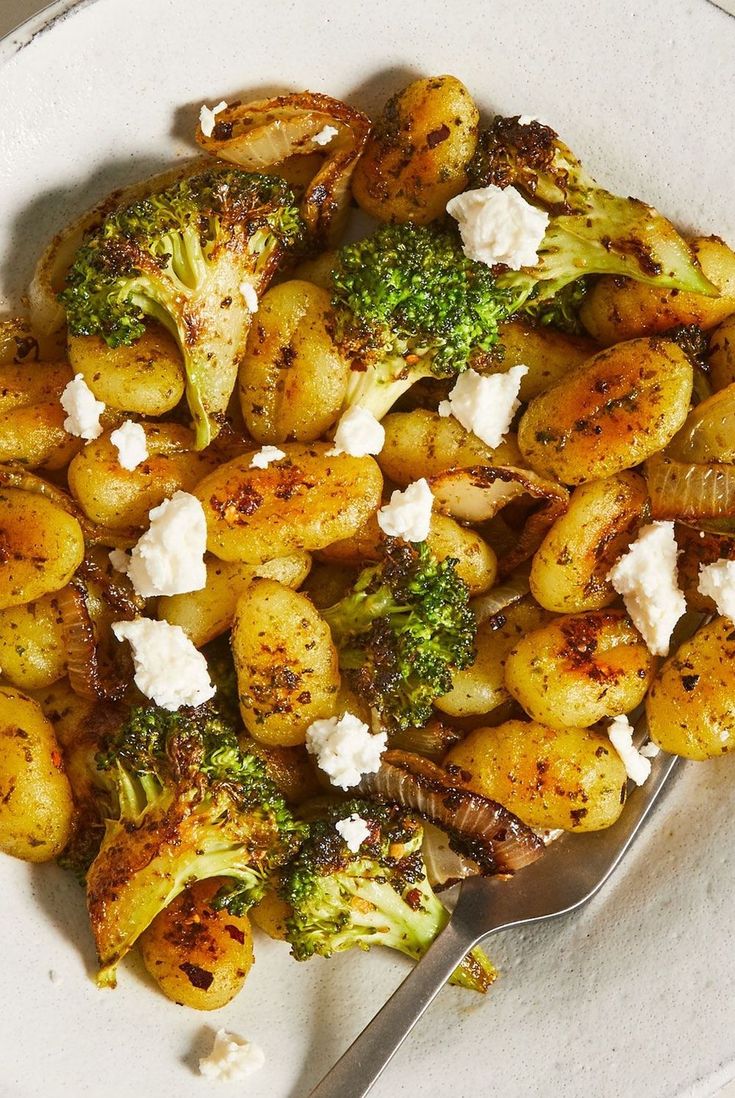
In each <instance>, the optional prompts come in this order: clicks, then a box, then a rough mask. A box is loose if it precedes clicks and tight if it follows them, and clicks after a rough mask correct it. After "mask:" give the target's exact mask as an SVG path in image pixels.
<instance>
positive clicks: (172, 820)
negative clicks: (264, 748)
mask: <svg viewBox="0 0 735 1098" xmlns="http://www.w3.org/2000/svg"><path fill="white" fill-rule="evenodd" d="M97 765H98V768H99V769H100V770H101V771H102V772H103V773H105V774H106V775H107V776H108V777H109V778H110V779H111V781H112V782H113V783H114V786H115V790H116V795H117V811H116V813H115V819H113V820H110V821H108V823H107V830H106V833H105V837H104V840H103V842H102V846H101V848H100V851H99V854H98V855H97V857H96V858H95V860H94V862H93V863H92V865H91V866H90V869H89V872H88V874H87V904H88V908H89V913H90V919H91V922H92V928H93V931H94V935H95V940H96V944H97V951H98V954H99V958H100V965H101V968H100V974H99V983H100V984H101V985H107V986H114V984H115V973H116V968H117V965H118V962H119V961H120V959H121V958H122V957H123V956H124V955H125V954H126V953H127V952H128V950H129V949H130V948H131V946H132V945H133V943H134V942H135V940H136V939H137V938H138V936H139V935H140V934H141V933H142V932H143V931H144V930H145V928H146V927H147V926H149V925H150V923H151V922H152V921H153V919H154V918H155V917H156V915H157V914H158V913H159V912H160V911H162V910H163V908H165V907H166V906H167V905H168V904H170V903H171V901H172V900H173V899H175V897H176V896H177V895H178V894H179V893H180V892H181V891H182V890H183V889H184V888H185V887H186V886H187V885H189V884H191V883H192V882H193V881H197V880H205V879H206V878H208V877H229V878H231V879H232V880H233V881H234V882H235V883H236V886H237V887H236V888H235V889H233V890H232V892H231V893H229V894H227V895H223V896H222V898H221V903H222V905H223V906H225V907H228V909H231V910H233V912H237V913H242V912H244V911H245V910H247V908H248V907H249V906H250V905H251V904H253V903H256V902H257V901H258V900H259V899H260V898H261V897H262V895H263V893H264V892H265V890H266V888H267V886H268V883H269V881H270V878H271V875H272V873H273V871H274V869H275V868H277V867H279V866H281V865H282V864H283V863H284V862H286V861H287V860H288V859H289V858H290V857H291V856H292V855H293V853H294V851H295V850H296V849H297V848H298V845H299V842H300V840H301V838H302V836H303V825H301V824H298V823H297V822H296V821H295V820H294V819H293V817H292V816H291V814H290V812H289V810H288V809H287V807H286V804H285V802H284V800H283V798H282V797H281V796H280V794H279V793H278V792H277V790H276V787H275V786H274V785H273V783H272V782H271V781H270V779H269V778H268V777H267V776H266V773H265V769H264V767H263V764H262V763H261V761H260V760H259V759H256V758H255V756H253V755H248V754H245V753H243V752H242V751H241V750H240V748H239V746H238V742H237V738H236V736H235V734H234V732H233V730H232V728H231V726H230V725H229V724H227V723H226V722H225V721H224V720H223V718H222V717H221V716H220V714H219V713H218V712H217V711H216V710H214V709H212V708H211V707H209V706H200V707H199V708H198V709H182V710H178V711H177V712H175V713H171V712H168V711H166V710H162V709H158V708H157V707H155V706H151V707H148V708H137V709H133V710H131V712H130V714H129V716H128V718H127V720H126V721H125V723H124V724H123V726H122V728H121V729H120V731H119V732H118V733H117V734H116V735H115V736H114V737H113V738H112V742H111V743H110V744H109V745H106V748H105V749H104V750H103V751H102V752H100V754H99V756H98V759H97Z"/></svg>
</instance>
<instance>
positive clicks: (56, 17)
mask: <svg viewBox="0 0 735 1098" xmlns="http://www.w3.org/2000/svg"><path fill="white" fill-rule="evenodd" d="M96 3H97V0H50V2H49V3H47V4H45V5H44V7H42V8H41V10H40V11H37V12H36V13H35V14H34V15H30V16H29V17H28V18H27V19H23V20H21V22H20V23H18V24H17V26H15V27H13V28H12V29H11V30H9V31H8V32H7V34H4V35H3V36H2V37H0V68H4V66H5V65H7V64H8V63H9V62H10V61H12V60H13V58H14V57H16V56H17V54H19V53H21V52H22V51H23V50H24V49H26V47H27V46H30V45H31V43H32V42H34V41H35V40H36V39H37V38H39V37H40V36H41V35H43V34H45V33H46V32H47V31H50V30H51V29H52V28H53V27H55V26H57V25H58V24H59V23H63V22H64V21H65V20H66V19H68V18H69V17H70V16H71V15H75V14H76V13H77V12H79V11H82V10H83V9H84V8H88V7H91V6H92V4H96Z"/></svg>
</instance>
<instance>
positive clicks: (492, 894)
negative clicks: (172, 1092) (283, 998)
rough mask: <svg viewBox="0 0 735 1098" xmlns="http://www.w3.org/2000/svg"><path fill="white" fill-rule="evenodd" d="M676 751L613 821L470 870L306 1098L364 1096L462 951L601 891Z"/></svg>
mask: <svg viewBox="0 0 735 1098" xmlns="http://www.w3.org/2000/svg"><path fill="white" fill-rule="evenodd" d="M678 762H679V759H678V757H677V756H671V755H665V754H663V752H662V753H660V754H659V755H657V756H656V758H654V759H653V760H652V766H651V776H650V777H649V778H648V780H647V781H646V783H645V785H644V786H642V787H641V788H639V789H635V790H634V791H633V793H631V795H630V797H629V798H628V801H627V802H626V806H625V811H624V812H623V813H622V815H621V816H620V819H619V820H618V821H617V823H615V824H613V826H612V827H609V828H607V829H606V830H605V831H590V832H587V833H585V834H581V835H569V834H566V835H564V836H563V837H562V838H560V839H558V840H557V841H556V842H555V843H553V844H552V845H551V847H550V848H549V850H548V851H547V852H546V854H544V856H543V858H541V859H539V861H537V862H534V863H533V864H532V865H529V866H527V867H526V868H525V869H523V870H520V871H519V872H518V873H517V874H516V875H515V876H514V877H512V878H511V880H509V881H508V880H500V879H498V878H493V877H470V878H468V879H467V880H466V881H464V882H463V884H462V886H461V889H460V893H459V899H458V900H457V906H456V907H455V909H454V913H453V915H452V918H451V920H450V922H449V923H448V924H447V926H446V927H445V929H444V930H443V931H442V933H441V934H440V935H439V937H438V938H437V939H436V941H435V942H434V943H433V945H432V946H431V948H430V949H429V951H428V953H427V954H426V956H425V957H423V958H422V959H421V961H420V962H419V963H418V964H417V965H416V967H415V968H414V969H413V971H412V972H411V973H410V974H409V975H408V976H407V977H406V979H405V980H404V981H403V983H402V984H401V986H400V987H399V988H398V990H397V991H396V992H395V993H394V994H393V995H392V996H391V998H390V999H389V1000H388V1002H387V1003H386V1004H385V1006H384V1007H383V1009H382V1010H381V1011H379V1013H378V1014H376V1016H375V1017H374V1018H373V1020H372V1022H370V1024H369V1025H367V1026H366V1027H365V1029H364V1030H363V1031H362V1033H361V1034H360V1036H359V1037H358V1038H357V1040H356V1041H354V1043H353V1044H352V1045H351V1046H350V1047H349V1048H348V1050H347V1052H345V1054H344V1056H342V1058H341V1059H340V1060H338V1061H337V1063H336V1064H335V1065H334V1067H333V1068H332V1070H331V1071H330V1072H329V1073H328V1074H327V1075H325V1077H324V1078H323V1079H322V1081H321V1083H319V1085H318V1086H317V1087H316V1088H315V1089H314V1090H313V1091H312V1092H311V1094H310V1096H309V1098H363V1096H364V1095H366V1094H367V1093H368V1091H369V1090H370V1089H371V1088H372V1086H373V1083H374V1082H375V1081H376V1079H377V1078H378V1076H379V1075H380V1074H381V1072H382V1071H383V1069H384V1068H385V1066H386V1065H387V1064H388V1063H389V1061H390V1060H391V1058H392V1057H393V1055H394V1054H395V1053H396V1051H397V1050H398V1049H399V1048H400V1046H401V1045H402V1044H403V1042H404V1041H405V1039H406V1037H408V1035H409V1033H410V1032H411V1030H412V1029H413V1027H414V1026H415V1025H416V1023H417V1022H418V1020H419V1018H420V1017H421V1015H422V1014H423V1013H424V1011H425V1010H426V1009H427V1008H428V1007H429V1006H430V1004H431V1003H432V1002H433V1001H434V999H435V998H436V996H437V995H438V994H439V992H440V991H441V989H442V987H443V986H444V984H445V983H446V981H447V980H448V979H449V977H450V976H451V974H452V973H453V972H454V970H455V968H456V967H457V965H458V964H460V962H461V961H462V959H463V958H464V957H465V955H466V954H467V953H468V952H469V951H470V949H472V948H473V946H476V945H478V944H479V943H480V942H481V941H482V940H483V939H484V938H486V937H487V936H488V935H489V934H494V933H495V932H496V931H498V930H511V929H513V928H514V927H520V926H528V925H530V924H531V923H541V922H544V921H545V920H546V919H555V918H556V917H557V916H558V915H568V914H569V913H570V912H572V911H576V910H577V909H578V908H580V907H582V906H583V904H586V903H587V901H588V900H591V899H592V897H593V896H594V895H595V894H596V893H597V892H599V890H600V889H601V888H602V886H603V885H604V884H605V882H606V881H607V879H608V877H609V876H610V875H611V873H612V872H613V870H614V869H616V868H617V866H618V865H619V864H620V862H621V860H622V858H623V856H624V855H625V853H626V852H627V851H628V849H629V848H630V846H631V844H632V843H633V840H634V839H635V837H636V836H637V835H638V834H639V833H640V832H641V830H642V828H643V824H644V823H645V821H646V820H647V819H648V816H649V814H650V812H651V809H652V808H653V806H654V804H655V802H656V800H657V799H658V796H659V794H660V793H661V790H662V789H663V787H664V785H665V784H666V781H667V780H668V778H669V777H670V775H671V774H672V773H673V771H674V768H675V767H676V765H677V763H678Z"/></svg>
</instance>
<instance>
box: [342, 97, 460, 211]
mask: <svg viewBox="0 0 735 1098" xmlns="http://www.w3.org/2000/svg"><path fill="white" fill-rule="evenodd" d="M479 121H480V115H479V112H478V110H477V107H476V106H475V104H474V102H473V100H472V96H471V95H470V93H469V92H468V90H467V88H466V87H465V86H464V84H463V83H462V82H461V81H460V80H457V79H456V77H454V76H432V77H429V78H428V79H423V80H415V81H414V82H413V83H412V84H409V85H408V87H406V88H404V89H403V91H401V92H398V94H397V95H394V96H393V98H392V99H389V100H388V102H387V103H386V105H385V109H384V111H383V114H382V115H381V116H380V118H379V119H378V120H377V122H376V123H375V125H374V127H373V131H372V133H371V135H370V137H369V138H368V142H367V145H366V147H365V152H364V153H363V155H362V158H361V159H360V161H359V162H358V165H357V168H356V170H355V175H354V178H353V181H352V188H353V193H354V195H355V198H356V199H357V201H358V202H359V204H360V206H361V207H362V208H363V210H365V212H366V213H368V214H370V215H371V216H372V217H376V218H377V219H378V220H379V221H413V222H415V223H417V224H420V225H425V224H426V223H427V222H429V221H433V220H434V218H436V217H440V216H441V215H442V214H443V213H444V209H445V207H446V204H447V202H448V201H449V199H450V198H453V197H454V196H455V195H456V194H459V192H460V191H462V190H464V188H465V185H466V183H467V168H468V166H469V163H470V160H471V159H472V156H473V153H474V151H475V148H476V146H477V134H478V126H479Z"/></svg>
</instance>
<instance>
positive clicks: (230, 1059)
mask: <svg viewBox="0 0 735 1098" xmlns="http://www.w3.org/2000/svg"><path fill="white" fill-rule="evenodd" d="M264 1063H265V1053H264V1052H263V1050H262V1048H260V1047H259V1046H258V1045H254V1044H253V1042H252V1041H246V1040H245V1038H244V1037H238V1035H237V1034H236V1033H228V1032H227V1030H225V1029H218V1030H217V1033H216V1035H215V1038H214V1045H213V1046H212V1051H211V1052H210V1054H209V1056H204V1057H203V1058H202V1059H201V1060H200V1061H199V1071H200V1072H201V1074H202V1075H204V1076H206V1078H207V1079H218V1080H220V1082H224V1083H231V1082H237V1081H239V1080H240V1079H247V1077H248V1075H253V1074H254V1073H255V1072H256V1071H260V1069H261V1068H262V1066H263V1064H264Z"/></svg>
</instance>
